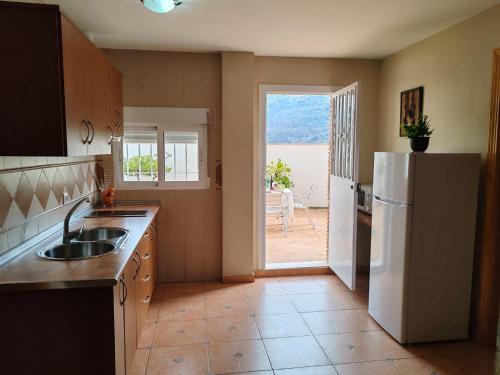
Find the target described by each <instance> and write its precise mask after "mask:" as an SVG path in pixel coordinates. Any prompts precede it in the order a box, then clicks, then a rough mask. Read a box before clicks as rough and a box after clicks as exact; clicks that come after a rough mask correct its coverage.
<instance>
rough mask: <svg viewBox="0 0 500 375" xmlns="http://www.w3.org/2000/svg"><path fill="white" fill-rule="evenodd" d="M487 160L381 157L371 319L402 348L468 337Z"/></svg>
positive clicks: (378, 155)
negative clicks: (481, 187) (479, 204)
mask: <svg viewBox="0 0 500 375" xmlns="http://www.w3.org/2000/svg"><path fill="white" fill-rule="evenodd" d="M479 169H480V154H426V153H388V152H377V153H375V163H374V177H373V208H372V238H371V255H370V284H369V302H368V312H369V314H370V315H371V316H372V317H373V318H374V319H375V320H376V321H377V322H378V323H379V324H380V325H381V326H382V327H383V328H384V329H385V330H386V331H387V332H388V333H389V334H390V335H391V336H393V337H394V338H395V339H396V340H397V341H399V342H400V343H416V342H430V341H443V340H455V339H465V338H467V337H468V329H469V310H470V298H471V285H472V268H473V256H474V242H475V228H476V210H477V195H478V183H479Z"/></svg>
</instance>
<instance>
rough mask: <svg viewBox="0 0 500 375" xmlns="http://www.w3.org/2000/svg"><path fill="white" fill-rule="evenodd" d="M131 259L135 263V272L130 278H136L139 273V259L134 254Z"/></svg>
mask: <svg viewBox="0 0 500 375" xmlns="http://www.w3.org/2000/svg"><path fill="white" fill-rule="evenodd" d="M132 260H133V261H134V263H135V265H136V269H135V273H134V276H132V279H134V280H135V279H136V278H137V275H138V274H139V268H140V267H139V261H138V260H137V259H136V258H135V256H133V257H132Z"/></svg>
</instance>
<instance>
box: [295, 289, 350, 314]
mask: <svg viewBox="0 0 500 375" xmlns="http://www.w3.org/2000/svg"><path fill="white" fill-rule="evenodd" d="M290 298H291V299H292V302H293V304H294V305H295V307H296V308H297V310H298V311H299V312H312V311H328V310H340V309H341V307H340V301H339V299H338V298H337V297H336V295H335V294H328V293H314V294H296V295H292V296H290Z"/></svg>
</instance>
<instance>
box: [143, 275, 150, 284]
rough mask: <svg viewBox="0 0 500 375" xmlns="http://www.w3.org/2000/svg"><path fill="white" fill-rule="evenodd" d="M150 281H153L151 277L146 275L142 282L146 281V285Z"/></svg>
mask: <svg viewBox="0 0 500 375" xmlns="http://www.w3.org/2000/svg"><path fill="white" fill-rule="evenodd" d="M149 279H151V276H150V275H146V276H144V278H143V279H142V281H144V282H145V283H146V282H148V281H149Z"/></svg>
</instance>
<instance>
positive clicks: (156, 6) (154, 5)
mask: <svg viewBox="0 0 500 375" xmlns="http://www.w3.org/2000/svg"><path fill="white" fill-rule="evenodd" d="M141 1H142V3H143V4H144V6H145V7H146V8H148V9H149V10H150V11H152V12H155V13H167V12H170V11H171V10H172V9H174V8H175V7H176V6H178V5H181V4H182V3H181V2H180V1H179V0H141Z"/></svg>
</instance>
